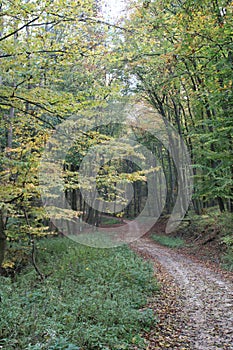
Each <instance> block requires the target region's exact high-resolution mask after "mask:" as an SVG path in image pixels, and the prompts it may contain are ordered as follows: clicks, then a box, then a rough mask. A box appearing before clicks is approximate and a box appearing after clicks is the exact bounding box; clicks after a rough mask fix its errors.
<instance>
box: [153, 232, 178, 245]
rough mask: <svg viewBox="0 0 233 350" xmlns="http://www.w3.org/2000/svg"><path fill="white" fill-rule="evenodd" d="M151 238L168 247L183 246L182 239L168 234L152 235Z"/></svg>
mask: <svg viewBox="0 0 233 350" xmlns="http://www.w3.org/2000/svg"><path fill="white" fill-rule="evenodd" d="M151 238H152V239H153V240H154V241H155V242H157V243H159V244H161V245H164V246H166V247H169V248H179V247H182V246H184V240H183V239H182V238H178V237H169V236H162V235H156V234H154V235H152V236H151Z"/></svg>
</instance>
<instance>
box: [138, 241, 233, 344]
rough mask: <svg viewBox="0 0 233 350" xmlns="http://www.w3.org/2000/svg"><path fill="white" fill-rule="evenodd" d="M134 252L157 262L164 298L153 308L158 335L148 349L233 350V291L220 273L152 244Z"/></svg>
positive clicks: (151, 336)
mask: <svg viewBox="0 0 233 350" xmlns="http://www.w3.org/2000/svg"><path fill="white" fill-rule="evenodd" d="M131 248H132V249H133V250H135V251H136V252H137V253H139V254H140V255H142V256H143V257H145V258H149V259H152V260H153V262H154V266H155V277H156V278H157V279H158V281H159V282H160V284H161V291H160V294H159V295H157V296H155V298H154V301H153V302H152V303H151V307H152V308H153V309H154V310H155V314H157V315H158V325H157V327H156V329H155V330H153V331H152V332H150V333H148V334H146V335H145V337H146V338H147V339H148V340H149V343H150V345H149V347H148V349H154V350H155V349H192V350H194V349H198V350H202V349H203V350H212V349H233V285H232V283H231V281H230V280H228V279H226V278H225V277H224V276H223V275H222V274H221V273H220V272H216V271H214V270H212V269H210V268H208V267H206V266H205V265H204V264H203V263H200V262H196V261H194V260H193V259H191V258H190V257H187V256H185V255H183V254H180V253H178V252H176V251H175V250H172V249H170V248H167V247H163V246H160V245H158V244H156V243H154V241H152V240H151V239H149V238H145V237H144V238H141V239H139V240H138V241H135V242H134V243H133V244H131Z"/></svg>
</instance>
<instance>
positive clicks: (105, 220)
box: [100, 216, 121, 226]
mask: <svg viewBox="0 0 233 350" xmlns="http://www.w3.org/2000/svg"><path fill="white" fill-rule="evenodd" d="M100 222H101V224H102V225H109V226H111V225H116V224H120V223H121V220H120V219H119V218H113V217H107V216H102V217H101V221H100Z"/></svg>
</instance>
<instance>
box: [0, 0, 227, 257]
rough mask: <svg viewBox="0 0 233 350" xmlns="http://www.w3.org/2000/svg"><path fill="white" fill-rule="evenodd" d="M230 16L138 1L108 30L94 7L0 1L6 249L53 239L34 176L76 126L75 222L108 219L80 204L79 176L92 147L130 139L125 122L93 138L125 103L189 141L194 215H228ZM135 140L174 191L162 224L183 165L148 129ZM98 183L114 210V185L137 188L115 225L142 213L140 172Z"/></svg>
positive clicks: (72, 155)
mask: <svg viewBox="0 0 233 350" xmlns="http://www.w3.org/2000/svg"><path fill="white" fill-rule="evenodd" d="M232 11H233V10H232V2H231V1H220V0H219V1H209V0H206V1H192V0H190V1H189V0H187V1H183V2H182V1H160V0H159V1H144V2H141V1H135V2H129V3H128V4H127V16H125V17H124V18H122V20H119V21H118V22H116V23H110V22H111V21H110V22H108V20H106V19H103V17H102V15H101V6H100V3H99V2H97V1H91V0H90V1H89V0H88V1H80V2H76V1H72V0H66V1H65V0H64V1H63V0H53V1H29V2H28V1H16V0H14V1H2V2H1V8H0V16H1V17H0V18H1V19H0V20H1V22H0V43H1V49H0V58H1V61H0V64H1V80H0V108H1V116H0V128H1V140H0V144H1V154H0V157H1V158H0V181H1V186H0V203H1V207H0V239H1V246H4V241H5V239H6V237H8V239H19V238H20V237H22V236H26V237H30V236H31V235H43V234H44V233H47V231H48V230H49V229H51V228H52V227H51V225H50V224H49V217H48V215H47V214H46V211H45V210H44V208H43V206H42V203H41V200H40V191H39V180H38V167H39V163H40V159H41V157H42V154H43V150H44V147H45V145H46V141H47V140H48V139H49V137H50V136H51V135H52V134H53V132H54V130H55V129H56V127H57V126H58V125H59V124H61V123H62V122H64V121H65V120H66V119H68V118H69V117H70V116H72V115H78V116H80V122H81V123H84V124H85V125H87V126H88V132H87V133H84V132H80V133H79V134H78V135H77V139H76V141H75V144H74V145H73V147H72V148H71V149H69V150H67V156H66V159H65V162H64V168H63V177H64V182H65V186H64V191H65V195H66V198H67V199H68V200H69V203H70V205H71V208H72V210H73V211H75V213H77V216H79V217H82V219H83V220H86V221H87V222H90V223H93V224H95V225H98V224H99V222H100V220H101V218H100V216H101V213H99V212H98V210H94V209H93V208H91V206H88V204H87V203H85V201H84V200H83V198H82V194H81V193H80V186H79V182H78V176H79V166H80V163H81V160H82V159H83V157H84V156H85V154H86V153H87V152H88V149H89V148H90V147H92V146H93V145H94V146H95V145H99V144H101V143H103V142H105V141H106V140H111V139H114V137H119V136H121V135H125V134H127V132H129V130H128V131H127V130H125V128H123V127H122V125H121V123H120V121H119V119H118V121H117V122H115V124H114V123H112V124H111V125H108V126H106V127H104V126H103V125H102V126H99V127H95V123H96V120H98V119H101V118H103V116H104V115H106V113H109V110H110V109H111V105H114V104H116V103H118V102H119V101H120V103H122V104H126V103H130V104H131V105H136V104H137V103H140V104H141V105H144V106H147V107H148V108H149V106H150V107H152V109H153V110H154V111H155V115H159V116H160V118H161V120H162V121H163V122H164V123H168V122H169V123H170V124H171V125H173V127H174V128H175V130H176V132H177V133H178V134H179V135H181V136H182V138H183V140H184V141H185V144H186V146H187V148H188V151H189V154H190V157H191V161H192V168H193V174H194V176H193V177H194V191H193V198H192V202H191V204H190V209H192V210H194V211H195V212H196V213H197V214H203V212H205V209H206V208H208V207H214V206H218V208H219V211H220V212H226V211H229V212H232V210H233V202H232V164H231V163H232V162H231V160H232V158H231V157H232V101H233V99H232V62H233V47H232V44H233V41H232V27H233V25H232V24H233V23H232V18H233V17H232ZM109 106H110V107H109ZM110 112H111V111H110ZM156 113H157V114H156ZM113 118H114V117H113ZM148 118H149V117H148V116H147V115H144V116H143V122H144V123H147V121H148ZM150 118H151V116H150ZM148 122H149V121H148ZM150 122H151V119H150ZM152 122H153V120H152ZM156 122H157V121H156V120H155V121H154V123H155V124H156ZM92 124H93V128H92ZM135 135H136V137H137V140H138V141H140V142H141V143H142V144H143V145H144V146H146V147H147V148H148V149H150V151H152V152H153V154H154V155H155V156H156V159H158V160H159V164H160V167H161V168H162V170H163V173H164V175H165V182H166V188H167V198H166V203H165V206H164V209H163V213H164V214H169V213H171V211H172V208H173V206H174V203H175V201H176V197H177V169H176V167H175V164H174V162H173V160H172V159H171V155H170V154H169V152H168V150H167V149H166V148H165V147H164V146H163V144H162V142H161V141H159V140H158V139H156V137H155V136H153V135H151V134H150V133H147V132H146V131H145V129H144V128H143V127H142V128H141V129H140V128H137V130H136V131H135ZM132 148H133V147H132ZM117 152H118V150H117V149H115V155H116V154H117ZM132 152H134V150H133V149H132ZM115 155H114V154H112V155H111V157H112V158H114V157H115ZM97 182H98V183H97V189H98V190H99V192H100V195H102V196H103V197H104V198H105V199H106V200H111V199H113V198H116V196H117V195H118V196H122V200H123V197H124V194H123V192H124V191H122V194H121V193H120V194H119V193H116V191H115V187H116V184H117V183H120V184H123V186H125V184H126V183H131V184H132V185H133V188H134V195H133V199H132V201H131V203H129V205H128V206H127V207H126V209H125V210H124V211H123V212H122V213H120V214H119V216H124V217H125V218H134V217H136V216H137V215H138V214H139V213H140V212H141V210H142V208H143V205H144V202H145V198H146V196H147V184H146V174H145V172H144V173H143V171H142V169H139V167H138V166H137V165H135V164H133V163H132V162H129V161H127V160H116V159H115V158H114V159H113V160H112V161H111V160H110V161H108V162H107V163H105V164H104V165H103V166H102V168H101V170H100V172H99V174H98V181H97ZM158 185H159V184H158ZM123 189H124V188H123ZM66 214H67V213H66ZM72 215H73V214H72ZM72 215H71V216H72ZM2 259H3V254H2V253H1V261H2Z"/></svg>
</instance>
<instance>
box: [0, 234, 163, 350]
mask: <svg viewBox="0 0 233 350" xmlns="http://www.w3.org/2000/svg"><path fill="white" fill-rule="evenodd" d="M37 245H38V257H37V264H38V266H39V267H40V269H41V270H42V271H43V273H44V274H49V277H48V278H47V279H45V280H44V281H43V282H41V281H39V280H38V279H37V277H36V274H35V271H34V269H33V268H31V267H27V268H26V269H25V270H24V271H23V272H22V273H21V274H19V275H17V276H16V278H15V279H14V281H12V280H10V279H7V278H3V277H1V281H0V285H1V291H0V295H1V303H0V313H1V319H0V347H1V349H5V350H6V349H7V350H12V349H30V350H32V349H33V350H37V349H70V350H71V349H73V350H74V349H76V350H78V349H85V350H88V349H105V350H107V349H133V347H134V346H135V342H137V344H140V349H144V348H146V346H145V344H144V341H143V340H142V339H141V337H140V333H141V332H142V330H143V329H149V328H150V327H151V326H152V325H153V324H154V323H155V317H154V314H153V312H152V311H151V310H147V309H146V310H144V311H141V310H140V309H141V308H142V307H143V306H145V305H146V303H147V298H148V297H149V296H151V295H152V294H153V293H154V292H155V291H157V290H158V287H157V284H156V283H155V281H154V278H153V268H152V265H151V264H149V263H148V262H145V261H143V260H142V259H141V258H139V257H138V256H136V255H135V254H134V253H133V252H132V251H130V250H129V249H128V248H127V247H126V246H123V247H119V248H114V249H95V248H89V247H86V246H82V245H79V244H77V243H74V242H73V241H71V240H69V239H67V238H53V239H52V238H50V239H44V240H41V241H39V242H38V243H37ZM50 274H51V275H50ZM133 344H134V345H133ZM138 346H139V345H138Z"/></svg>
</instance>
